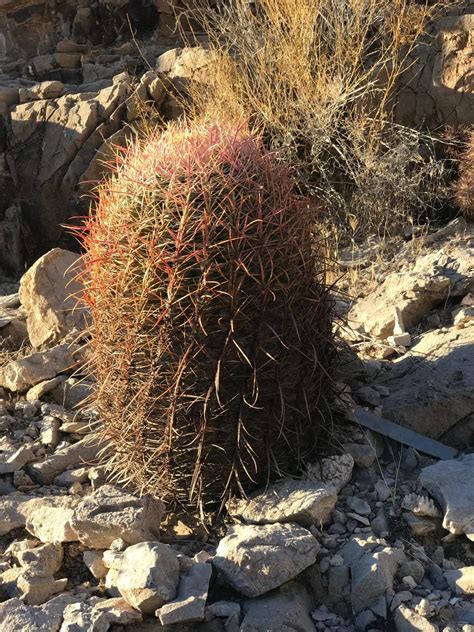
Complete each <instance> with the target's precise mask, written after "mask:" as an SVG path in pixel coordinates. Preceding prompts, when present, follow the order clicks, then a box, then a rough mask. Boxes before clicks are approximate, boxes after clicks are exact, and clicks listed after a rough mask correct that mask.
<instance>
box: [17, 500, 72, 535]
mask: <svg viewBox="0 0 474 632" xmlns="http://www.w3.org/2000/svg"><path fill="white" fill-rule="evenodd" d="M78 503H79V500H78V499H77V498H75V497H74V496H50V497H45V498H35V499H33V500H30V501H29V502H28V503H27V504H25V505H24V506H23V508H22V512H23V513H24V515H25V516H26V529H27V530H28V531H29V533H31V534H32V535H34V536H36V537H37V538H38V539H39V540H41V542H46V543H47V542H52V543H59V542H72V541H75V540H77V539H78V537H77V535H76V532H75V531H74V529H73V528H72V526H71V521H72V516H73V514H74V509H75V507H76V506H77V505H78Z"/></svg>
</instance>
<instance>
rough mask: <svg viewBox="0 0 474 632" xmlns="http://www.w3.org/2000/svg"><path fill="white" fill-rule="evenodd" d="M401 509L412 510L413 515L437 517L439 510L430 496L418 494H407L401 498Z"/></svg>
mask: <svg viewBox="0 0 474 632" xmlns="http://www.w3.org/2000/svg"><path fill="white" fill-rule="evenodd" d="M402 509H408V511H412V512H413V513H414V514H415V516H426V517H428V518H438V516H439V511H438V508H437V507H436V505H435V504H434V502H433V499H432V498H427V497H426V496H420V495H418V494H407V495H406V496H405V497H404V498H403V500H402Z"/></svg>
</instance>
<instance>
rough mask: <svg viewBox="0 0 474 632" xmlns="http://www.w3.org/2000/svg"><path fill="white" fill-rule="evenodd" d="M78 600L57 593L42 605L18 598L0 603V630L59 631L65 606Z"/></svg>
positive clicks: (18, 631)
mask: <svg viewBox="0 0 474 632" xmlns="http://www.w3.org/2000/svg"><path fill="white" fill-rule="evenodd" d="M78 601H79V598H78V597H74V596H72V595H59V596H57V597H53V598H52V599H50V600H49V601H47V602H46V603H45V604H44V605H43V606H27V605H26V604H24V603H23V602H22V601H21V600H20V599H9V600H8V601H4V602H3V603H0V621H1V622H2V632H20V631H22V632H59V630H60V628H61V624H62V622H63V613H64V610H65V608H66V607H67V606H68V605H70V604H72V603H76V602H78Z"/></svg>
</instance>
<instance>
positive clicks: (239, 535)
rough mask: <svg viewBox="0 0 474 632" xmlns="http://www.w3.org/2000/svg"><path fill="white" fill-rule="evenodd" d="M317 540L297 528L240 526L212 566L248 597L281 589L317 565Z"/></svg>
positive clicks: (221, 545)
mask: <svg viewBox="0 0 474 632" xmlns="http://www.w3.org/2000/svg"><path fill="white" fill-rule="evenodd" d="M318 551H319V545H318V542H317V540H316V539H315V538H314V537H313V536H312V534H311V533H310V532H309V531H308V530H307V529H305V528H303V527H300V526H299V525H294V524H284V525H281V524H272V525H262V526H254V525H238V526H235V527H233V528H231V529H230V531H229V533H228V535H226V537H225V538H223V539H222V540H221V541H220V542H219V545H218V547H217V551H216V556H215V557H214V559H213V561H212V563H213V565H214V566H215V567H216V569H217V570H218V571H219V572H220V574H221V575H222V578H223V579H224V581H225V582H226V583H227V584H229V585H230V586H231V587H232V588H234V589H235V590H237V591H238V592H240V593H242V594H243V595H245V596H246V597H257V596H259V595H263V594H264V593H266V592H268V591H270V590H273V589H274V588H278V587H279V586H281V585H282V584H283V583H285V582H287V581H289V580H290V579H293V578H294V577H296V576H297V575H299V574H300V573H301V572H302V571H304V569H305V568H308V566H311V565H312V564H314V563H315V561H316V558H317V555H318Z"/></svg>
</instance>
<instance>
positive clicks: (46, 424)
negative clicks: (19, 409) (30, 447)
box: [40, 416, 61, 448]
mask: <svg viewBox="0 0 474 632" xmlns="http://www.w3.org/2000/svg"><path fill="white" fill-rule="evenodd" d="M60 426H61V422H60V421H59V419H56V418H55V417H49V416H46V417H43V419H42V421H41V434H40V441H41V443H42V444H43V445H50V446H52V447H53V448H55V447H56V446H57V445H58V443H59V439H60V435H59V427H60Z"/></svg>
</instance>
